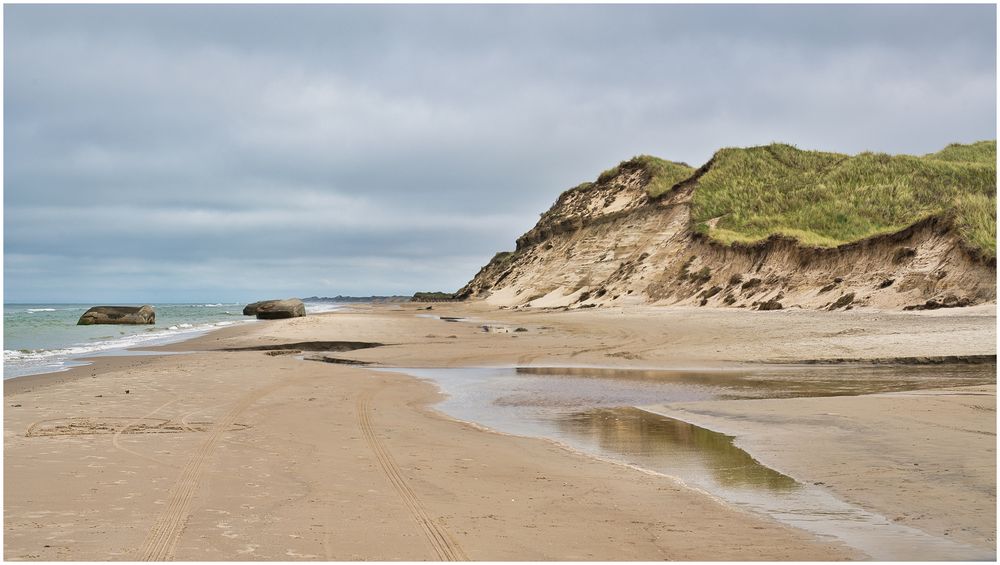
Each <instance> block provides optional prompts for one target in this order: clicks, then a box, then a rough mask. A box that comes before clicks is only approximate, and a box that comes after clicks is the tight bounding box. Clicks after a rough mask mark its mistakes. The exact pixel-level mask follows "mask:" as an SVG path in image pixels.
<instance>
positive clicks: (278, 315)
mask: <svg viewBox="0 0 1000 565" xmlns="http://www.w3.org/2000/svg"><path fill="white" fill-rule="evenodd" d="M251 306H256V310H255V314H256V315H257V319H258V320H279V319H283V318H299V317H302V316H305V315H306V306H305V304H303V303H302V301H301V300H299V299H298V298H289V299H287V300H265V301H263V302H257V303H256V304H253V305H251ZM248 307H249V306H248Z"/></svg>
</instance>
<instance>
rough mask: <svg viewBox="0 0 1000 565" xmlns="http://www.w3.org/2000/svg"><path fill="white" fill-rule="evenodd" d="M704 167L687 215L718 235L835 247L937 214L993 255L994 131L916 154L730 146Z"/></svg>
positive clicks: (730, 238)
mask: <svg viewBox="0 0 1000 565" xmlns="http://www.w3.org/2000/svg"><path fill="white" fill-rule="evenodd" d="M705 169H706V170H704V172H703V174H702V175H701V176H700V178H698V182H697V187H696V189H695V191H694V194H693V198H692V204H691V206H692V207H691V217H692V221H693V223H694V224H695V228H696V229H697V230H698V231H699V232H701V233H705V234H707V235H709V236H710V237H712V238H713V239H715V240H718V241H722V242H724V243H731V242H755V241H760V240H762V239H765V238H767V237H769V236H772V235H786V236H790V237H794V238H796V239H798V240H799V241H800V242H801V243H803V244H805V245H814V246H821V247H833V246H837V245H841V244H844V243H850V242H853V241H858V240H861V239H865V238H868V237H871V236H875V235H879V234H885V233H891V232H895V231H899V230H902V229H904V228H906V227H908V226H910V225H913V224H915V223H917V222H919V221H920V220H923V219H926V218H928V217H931V216H939V217H944V218H948V219H950V220H951V221H953V222H954V226H955V227H956V229H957V230H958V233H959V236H960V237H961V238H962V239H963V240H964V242H965V243H966V244H968V245H969V247H971V248H972V249H974V250H976V251H978V252H979V253H980V254H982V255H983V256H984V257H986V258H988V259H989V258H995V257H996V224H997V222H996V187H997V182H996V141H995V140H994V141H980V142H978V143H973V144H969V145H961V144H953V145H949V146H948V147H946V148H945V149H943V150H941V151H939V152H937V153H932V154H929V155H924V156H920V157H918V156H912V155H887V154H884V153H861V154H858V155H854V156H849V155H843V154H839V153H826V152H821V151H804V150H801V149H797V148H796V147H793V146H791V145H785V144H772V145H765V146H760V147H749V148H727V149H722V150H720V151H718V152H717V153H716V154H715V156H714V157H713V158H712V160H711V161H710V163H709V165H708V166H707V167H706V168H705ZM664 176H667V175H664Z"/></svg>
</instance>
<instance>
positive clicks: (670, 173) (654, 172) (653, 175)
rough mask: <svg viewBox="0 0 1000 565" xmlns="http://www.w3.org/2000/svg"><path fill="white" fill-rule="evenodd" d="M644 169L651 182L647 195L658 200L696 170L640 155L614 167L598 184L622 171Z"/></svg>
mask: <svg viewBox="0 0 1000 565" xmlns="http://www.w3.org/2000/svg"><path fill="white" fill-rule="evenodd" d="M623 168H625V169H639V168H641V169H643V170H645V171H646V172H647V174H648V175H649V182H648V183H647V184H646V193H647V194H649V196H651V197H653V198H656V197H658V196H661V195H663V194H665V193H666V192H668V191H669V190H670V189H671V188H673V186H674V185H675V184H677V183H679V182H681V181H682V180H684V179H686V178H688V177H690V176H691V174H692V173H694V169H693V168H692V167H690V166H688V165H687V164H685V163H675V162H673V161H667V160H666V159H660V158H659V157H653V156H652V155H638V156H636V157H632V158H631V159H629V160H628V161H622V162H621V163H619V164H618V165H617V166H615V167H612V168H610V169H608V170H606V171H604V172H603V173H601V174H600V176H598V177H597V182H598V183H605V182H608V181H610V180H611V179H613V178H615V177H616V176H618V175H619V173H621V171H622V169H623ZM584 185H586V186H592V184H591V183H584V184H583V185H580V186H584Z"/></svg>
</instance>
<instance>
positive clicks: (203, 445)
mask: <svg viewBox="0 0 1000 565" xmlns="http://www.w3.org/2000/svg"><path fill="white" fill-rule="evenodd" d="M417 313H418V311H417V310H416V309H415V306H413V305H409V304H407V305H404V306H403V307H402V308H399V307H394V306H384V307H360V308H356V309H354V310H353V311H351V312H345V313H335V314H331V315H324V316H313V317H309V318H304V319H296V320H287V321H275V322H269V323H267V324H254V325H251V326H247V327H241V328H230V329H224V330H220V331H218V332H214V333H212V334H209V335H207V336H205V337H203V338H199V339H198V340H195V341H192V342H185V343H182V344H175V345H173V346H169V347H168V348H167V349H172V350H192V351H199V352H197V353H192V354H188V355H176V356H163V357H119V358H101V359H98V360H96V361H95V364H94V365H91V366H88V367H82V368H78V369H73V370H71V371H68V372H66V373H61V374H59V375H55V376H46V377H29V378H24V379H16V380H13V381H7V382H5V383H4V385H5V386H4V389H5V390H4V400H5V404H6V406H5V411H4V455H5V457H4V470H5V478H4V494H5V508H4V510H5V524H4V525H5V537H4V556H5V558H6V559H10V560H21V559H38V560H67V559H74V560H106V559H119V560H138V559H180V560H221V559H236V560H251V559H276V560H298V559H320V560H323V559H327V560H333V559H337V560H345V559H351V560H362V559H364V560H367V559H377V560H395V559H405V560H424V559H442V560H451V559H462V558H471V559H477V560H554V559H572V560H589V559H598V560H636V559H639V560H659V559H682V560H758V559H765V560H815V559H820V560H839V559H858V558H864V557H865V556H864V555H863V554H862V553H861V552H859V551H857V550H855V549H852V548H849V547H846V546H844V545H843V544H839V543H835V542H832V541H830V540H826V539H820V538H818V537H817V536H815V535H813V534H810V533H808V532H804V531H801V530H798V529H794V528H790V527H787V526H784V525H781V524H779V523H778V522H776V521H775V520H773V519H770V518H768V517H766V516H760V515H756V514H752V513H748V512H745V511H743V510H741V509H739V508H736V507H734V506H732V505H729V504H726V503H723V502H722V501H720V500H718V499H716V498H714V497H712V496H709V495H707V494H706V493H703V492H700V491H698V490H696V489H692V488H688V487H685V486H684V485H683V484H680V483H679V482H677V481H675V480H672V479H670V478H668V477H664V476H659V475H655V474H650V473H646V472H642V471H640V470H637V469H634V468H630V467H627V466H623V465H616V464H612V463H609V462H606V461H600V460H596V459H593V458H589V457H586V456H584V455H581V454H578V453H574V452H572V451H568V450H566V449H564V448H562V447H559V446H558V445H556V444H554V443H552V442H548V441H544V440H538V439H528V438H521V437H513V436H508V435H501V434H496V433H491V432H487V431H484V430H482V429H481V428H478V427H476V426H473V425H469V424H465V423H461V422H457V421H455V420H452V419H450V418H447V417H445V416H443V415H442V414H440V413H439V412H437V411H436V410H434V409H433V408H432V407H431V405H432V404H433V403H434V402H435V401H437V400H439V399H440V395H439V393H437V392H436V390H435V389H434V387H433V386H431V385H430V384H428V383H426V382H422V381H419V380H416V379H413V378H410V377H406V376H403V375H398V374H389V373H383V372H375V371H371V370H367V369H365V368H359V367H350V366H345V365H340V364H333V363H322V362H312V361H308V362H307V361H302V360H299V359H297V358H296V355H295V354H285V355H269V354H268V352H264V351H229V352H223V351H215V350H217V349H222V348H224V347H246V346H259V345H267V344H279V343H288V342H296V341H318V340H324V341H338V340H341V341H366V342H379V343H384V344H386V345H385V346H382V347H374V348H369V349H359V350H355V351H340V352H314V353H312V354H314V355H326V356H330V357H334V358H337V359H340V360H345V359H346V360H360V361H366V362H371V363H374V364H376V366H387V365H394V366H414V367H418V366H423V367H434V366H452V367H457V366H475V365H488V364H524V363H534V364H545V363H551V364H561V365H566V364H579V365H585V364H596V365H605V366H633V367H641V366H647V367H660V366H672V367H677V366H684V365H688V366H697V367H717V366H718V367H732V366H738V365H739V364H741V363H745V362H749V361H790V360H801V359H814V358H820V357H824V356H825V357H837V358H844V357H856V358H872V357H892V356H914V355H926V354H927V352H928V351H931V350H933V351H934V352H935V354H936V355H982V354H995V327H996V326H995V312H994V309H993V308H982V307H980V308H973V309H964V310H961V311H952V312H948V313H937V312H935V313H920V314H912V313H907V314H901V313H900V314H887V313H877V312H868V313H865V312H848V313H843V314H836V315H831V314H829V313H811V312H788V313H783V312H777V313H756V312H744V311H707V310H655V309H648V308H642V309H635V310H634V311H629V312H621V311H592V312H538V313H534V312H509V311H494V310H488V309H486V308H484V307H482V306H478V305H471V306H470V305H452V304H445V305H434V310H432V311H430V312H428V311H424V310H421V311H420V312H419V313H427V314H429V313H433V314H440V315H445V316H449V315H453V316H457V317H474V318H480V319H481V323H467V322H446V321H442V320H439V319H435V318H421V317H417V316H416V315H415V314H417ZM483 325H486V326H487V331H484V329H483V328H482V326H483ZM519 327H523V328H525V330H526V331H523V332H516V331H514V330H516V329H517V328H519ZM453 336H454V337H453ZM887 336H893V337H892V338H891V339H887ZM126 390H127V391H128V393H127V394H126V392H125V391H126ZM983 390H984V391H985V394H987V395H990V394H992V396H991V398H993V399H995V389H989V388H988V387H987V388H984V389H983ZM883 396H889V395H883ZM872 398H875V400H874V402H876V403H877V402H880V400H879V399H880V398H882V396H879V397H875V396H864V397H856V398H854V399H844V398H842V397H837V398H834V399H815V400H817V401H821V400H822V401H825V400H838V401H841V400H842V401H844V402H854V401H856V400H858V399H866V401H867V399H872ZM912 398H913V399H914V404H913V405H907V406H906V407H905V408H904V409H903V410H904V412H905V413H906V414H907V415H908V414H910V413H920V412H921V411H925V410H929V409H931V405H930V404H929V402H930V401H931V400H932V399H933V397H931V396H927V397H926V398H925V397H924V396H921V395H914V396H913V397H912ZM799 400H814V399H790V400H775V401H733V402H778V403H783V402H796V401H799ZM979 404H982V403H981V402H980V403H979ZM994 406H995V403H994ZM692 409H693V408H692ZM954 411H955V413H954V415H955V417H956V418H960V419H964V418H970V417H972V415H974V414H978V413H979V412H983V411H982V410H980V409H979V408H973V407H971V406H964V405H962V406H956V407H955V409H954ZM876 412H877V411H876ZM870 413H871V411H870V410H861V411H859V412H858V415H857V416H856V417H857V418H858V419H859V422H860V423H858V424H856V425H864V423H865V422H867V420H866V419H865V418H868V417H870V416H868V414H870ZM992 414H995V412H993V413H992ZM852 417H854V416H853V413H852ZM963 421H964V420H963ZM775 429H780V428H777V427H776V428H775ZM984 431H992V432H993V433H994V434H995V418H994V420H993V425H992V428H990V429H988V430H984ZM795 433H796V432H795V428H794V427H790V428H789V431H788V434H790V435H794V434H795ZM886 433H887V434H890V435H892V434H896V435H894V436H893V437H895V438H896V439H897V440H899V442H901V441H902V438H904V437H905V436H906V431H905V430H903V429H897V430H893V429H891V428H887V430H886ZM899 434H902V435H899ZM890 439H892V438H890ZM738 441H745V440H742V439H739V440H738ZM830 441H831V443H837V442H846V443H851V442H854V441H856V440H855V439H854V438H833V439H831V440H830ZM962 441H965V440H962ZM994 441H995V436H994ZM887 444H888V445H891V444H892V442H891V441H888V442H887ZM741 445H742V444H741ZM977 445H978V444H977ZM743 447H744V448H745V449H747V451H748V452H749V453H751V455H753V456H755V457H758V454H757V453H756V452H755V449H756V448H757V447H756V446H754V445H751V444H749V443H748V444H746V445H744V446H743ZM918 451H919V454H920V456H921V457H924V458H926V460H927V461H931V460H940V461H939V462H944V461H946V459H947V454H945V453H937V452H936V451H934V450H933V449H920V450H918ZM848 455H850V454H848ZM786 457H787V458H789V459H790V460H793V459H795V458H794V457H793V456H791V455H787V454H786ZM762 461H765V463H766V456H765V458H764V459H762ZM864 461H865V460H864V459H863V458H860V457H859V460H858V463H857V464H858V465H864V464H865V463H864ZM921 461H924V459H922V460H921ZM782 464H783V465H784V463H782ZM928 464H929V463H928ZM786 466H787V465H786ZM817 466H818V467H823V469H822V472H823V473H826V474H828V475H831V476H832V475H834V473H831V472H830V471H829V469H832V468H835V465H834V464H833V463H828V464H826V466H825V467H824V465H823V464H817ZM778 467H779V468H780V467H781V465H779V466H778ZM948 468H949V469H951V470H950V471H949V473H958V474H963V473H967V471H965V470H962V469H959V470H957V471H956V470H955V469H952V468H951V467H948ZM987 471H988V469H987ZM788 473H789V474H791V475H792V476H794V477H796V478H800V477H799V476H798V474H797V473H800V471H798V470H791V471H788ZM993 474H994V476H995V460H994V462H993ZM813 476H817V477H819V476H825V475H822V473H821V472H820V471H816V470H811V469H810V470H808V471H806V472H804V474H803V476H802V477H801V478H800V480H810V479H812V477H813ZM845 476H846V475H845ZM977 476H978V475H977ZM828 478H829V477H828ZM816 480H818V481H822V480H823V479H822V478H820V479H816ZM831 480H832V479H831ZM844 480H845V481H846V480H848V479H844ZM850 480H854V479H850ZM834 482H835V481H834ZM843 484H848V483H847V482H844V483H843ZM949 484H955V485H957V486H955V487H954V488H955V489H957V490H959V491H962V492H965V490H968V489H969V488H972V487H969V486H968V485H969V484H972V483H971V482H970V480H967V477H965V476H964V475H963V478H962V479H961V480H956V481H952V482H951V483H949ZM987 486H989V485H987ZM992 486H993V491H992V499H991V498H989V496H986V495H984V494H983V493H982V492H981V491H976V492H975V495H976V496H979V497H985V498H984V500H986V501H987V503H986V506H988V507H991V508H993V509H994V511H993V512H992V513H990V517H992V516H993V515H995V480H994V484H993V485H992ZM920 488H921V486H920V485H919V484H916V485H914V489H913V490H912V491H911V490H909V489H905V488H903V489H899V494H898V498H899V501H898V504H899V505H900V507H903V508H909V509H912V510H913V511H914V512H923V511H924V509H923V507H921V506H920V505H919V504H917V502H916V501H917V499H919V498H921V497H923V498H928V497H926V496H924V494H923V493H921V492H919V490H918V489H920ZM959 500H960V499H959ZM959 500H956V499H954V498H949V497H941V498H940V499H938V498H935V499H934V500H933V501H927V502H926V504H929V505H931V506H933V508H932V509H931V510H932V511H933V512H935V513H936V514H937V515H939V516H941V517H942V518H941V519H942V520H945V521H948V520H950V518H949V516H951V515H958V514H955V513H954V512H952V510H954V508H953V506H954V507H957V506H960V505H961V504H962V502H959ZM990 505H992V506H990ZM970 512H971V514H976V513H977V512H978V510H974V511H970ZM983 519H984V520H985V517H984V518H983ZM959 522H960V520H959ZM928 523H929V522H928ZM956 523H958V522H956ZM914 524H915V525H917V526H918V527H920V526H921V524H919V523H916V522H914ZM949 527H951V526H949ZM985 529H988V528H985ZM970 539H971V538H970ZM987 543H989V542H987ZM992 547H995V542H993V545H992Z"/></svg>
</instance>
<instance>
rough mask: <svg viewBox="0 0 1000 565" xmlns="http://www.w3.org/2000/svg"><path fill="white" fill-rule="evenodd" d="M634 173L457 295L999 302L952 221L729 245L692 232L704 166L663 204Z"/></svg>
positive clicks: (814, 303)
mask: <svg viewBox="0 0 1000 565" xmlns="http://www.w3.org/2000/svg"><path fill="white" fill-rule="evenodd" d="M708 166H709V165H706V167H708ZM636 167H638V165H636V166H635V167H625V166H622V167H621V169H620V173H619V174H618V175H616V176H614V177H613V178H610V179H607V180H605V181H603V182H598V183H594V184H592V185H587V186H583V187H580V188H576V189H572V190H569V191H567V192H565V193H563V194H562V195H560V197H559V199H558V201H557V202H556V203H555V204H554V205H553V206H552V208H551V209H550V210H548V211H547V212H545V214H543V215H542V218H541V219H540V220H539V222H538V224H537V225H536V226H535V227H534V228H532V229H531V230H529V231H528V232H527V233H525V234H524V235H522V236H521V237H520V238H518V240H517V249H516V251H515V252H513V253H506V254H498V255H497V256H496V257H494V258H493V260H492V261H491V262H490V263H489V264H487V265H486V266H485V267H483V268H482V270H480V272H479V273H478V274H477V275H476V276H475V277H474V278H473V279H472V280H471V281H470V282H469V283H468V284H467V285H466V286H465V287H464V288H462V289H461V290H460V291H459V293H458V294H459V295H460V296H463V297H473V298H483V299H485V300H486V301H487V302H489V303H490V304H492V305H495V306H505V307H522V306H531V307H562V306H568V307H573V308H577V307H581V306H594V305H598V306H599V305H606V304H615V305H618V304H623V303H624V304H634V303H658V304H682V305H693V306H699V305H701V306H704V305H708V306H716V307H729V306H732V307H740V308H754V309H756V308H759V307H760V306H761V304H764V303H770V304H771V305H772V307H773V305H775V304H778V303H780V304H781V305H782V306H783V307H784V308H789V307H795V306H798V307H802V308H808V309H831V308H832V309H843V308H848V307H851V308H855V307H858V306H868V307H877V308H891V309H902V308H904V307H906V306H919V305H923V304H925V303H926V302H927V301H928V300H935V301H937V302H938V303H949V304H952V303H962V304H978V303H983V302H995V301H996V263H995V261H984V260H982V259H981V258H980V257H979V256H978V255H977V254H975V253H972V252H970V251H969V250H968V249H967V246H966V245H964V244H963V243H962V242H961V240H960V238H959V237H958V236H957V234H956V233H955V232H954V230H953V229H952V227H951V225H950V224H949V222H947V221H944V220H937V219H930V220H927V221H922V222H920V223H918V224H916V225H914V226H911V227H910V228H907V229H904V230H902V231H900V232H898V233H894V234H889V235H884V236H877V237H873V238H871V239H867V240H863V241H860V242H856V243H851V244H847V245H841V246H839V247H836V248H829V249H824V248H816V247H805V246H801V245H799V244H798V243H797V242H796V241H795V240H793V239H789V238H781V237H774V238H771V239H769V240H767V241H765V242H762V243H760V244H752V245H746V244H738V245H732V246H728V245H723V244H720V243H717V242H715V241H714V240H710V239H709V238H707V237H705V236H702V235H700V234H698V233H696V232H695V231H694V230H693V229H692V227H691V209H690V202H691V198H692V195H693V194H694V191H696V190H698V178H699V175H701V174H702V173H703V172H704V170H705V167H703V168H702V169H699V171H698V172H697V173H696V174H695V175H694V176H693V177H691V178H690V179H688V180H686V181H684V182H682V183H680V184H678V185H677V186H676V187H675V188H674V190H672V191H671V192H668V193H667V194H666V195H664V196H662V197H659V198H651V197H650V196H648V194H647V191H646V184H647V183H648V182H649V181H648V176H647V175H646V174H644V171H643V170H642V169H641V167H639V168H636Z"/></svg>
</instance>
